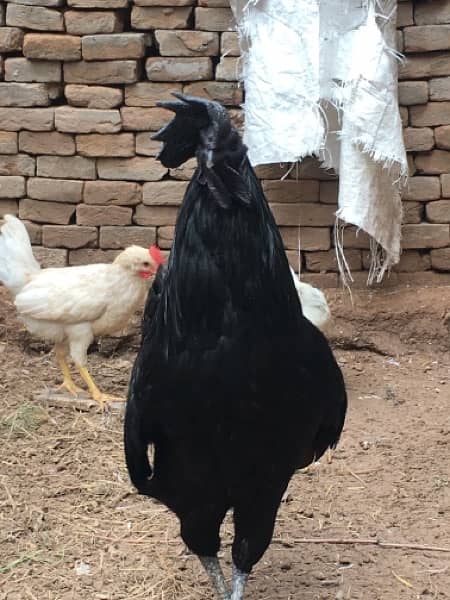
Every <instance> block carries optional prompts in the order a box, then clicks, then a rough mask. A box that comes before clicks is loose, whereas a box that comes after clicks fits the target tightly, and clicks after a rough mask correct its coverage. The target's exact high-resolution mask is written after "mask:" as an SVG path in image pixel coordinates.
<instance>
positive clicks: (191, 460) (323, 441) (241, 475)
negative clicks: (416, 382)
mask: <svg viewBox="0 0 450 600" xmlns="http://www.w3.org/2000/svg"><path fill="white" fill-rule="evenodd" d="M177 98H178V101H174V102H170V103H161V105H162V106H164V107H165V108H169V109H170V110H172V111H174V112H175V117H174V119H173V120H172V121H171V122H170V123H169V124H168V125H166V127H164V128H163V129H162V130H161V131H160V132H158V134H157V135H156V136H155V139H159V140H161V141H163V142H164V144H163V148H162V151H161V153H160V156H159V158H160V160H161V162H162V163H163V164H164V165H165V166H169V167H176V166H178V165H180V164H181V163H182V162H184V161H185V160H187V159H188V158H191V157H192V156H194V155H195V156H196V157H197V160H198V167H197V169H196V171H195V173H194V175H193V177H192V180H191V182H190V184H189V187H188V189H187V191H186V194H185V197H184V200H183V204H182V207H181V210H180V213H179V216H178V220H177V224H176V229H175V240H174V244H173V248H172V251H171V254H170V259H169V263H168V267H167V270H165V269H163V268H160V270H159V272H158V274H157V277H156V279H155V281H154V284H153V287H152V290H151V292H150V294H149V297H148V299H147V304H146V307H145V312H144V318H143V326H142V344H141V347H140V350H139V353H138V356H137V358H136V362H135V365H134V369H133V374H132V378H131V383H130V389H129V397H128V403H127V410H126V418H125V453H126V461H127V466H128V470H129V473H130V477H131V480H132V482H133V484H134V485H135V486H136V488H137V489H138V491H139V492H140V493H142V494H146V495H148V496H151V497H154V498H157V499H158V500H160V501H161V502H163V503H164V504H166V505H167V506H168V507H169V508H170V509H171V510H172V511H174V512H175V513H176V515H177V516H178V518H179V520H180V523H181V535H182V537H183V540H184V541H185V543H186V544H187V546H188V547H189V548H190V550H191V551H193V552H194V553H196V554H197V555H199V556H200V557H201V558H202V559H204V558H205V557H207V558H208V560H209V559H214V557H215V556H216V554H217V551H218V549H219V545H220V539H219V528H220V524H221V522H222V520H223V518H224V516H225V514H226V512H227V511H228V510H229V509H231V508H232V509H233V514H234V524H235V538H234V543H233V548H232V555H233V563H234V565H235V568H236V571H235V581H234V590H233V593H232V596H229V595H228V592H227V591H226V590H225V591H224V588H223V586H222V587H221V584H220V581H222V579H221V577H222V576H221V573H219V574H218V573H217V571H215V572H214V569H212V570H211V569H209V568H208V565H209V566H210V563H209V562H208V560H206V561H204V564H205V566H207V568H208V570H209V572H210V574H211V576H212V578H213V581H215V583H217V581H218V580H220V581H219V584H218V585H216V589H217V590H218V592H219V594H221V596H222V597H223V598H230V597H231V598H232V599H233V600H238V599H239V598H241V597H243V596H242V588H243V581H244V580H245V574H246V573H249V572H250V570H251V569H252V567H253V565H254V564H255V563H256V562H257V561H258V560H259V559H260V558H261V556H262V555H263V553H264V551H265V550H266V548H267V546H268V545H269V543H270V540H271V538H272V534H273V527H274V522H275V517H276V513H277V510H278V507H279V504H280V501H281V498H282V495H283V492H284V491H285V489H286V486H287V484H288V482H289V480H290V478H291V477H292V475H293V473H294V472H295V470H296V469H299V468H302V467H305V466H306V465H308V464H310V463H311V462H312V461H313V460H315V459H318V458H319V457H320V456H321V455H322V454H323V453H324V452H325V450H326V449H327V448H329V447H334V446H335V444H336V443H337V441H338V439H339V436H340V433H341V430H342V427H343V424H344V418H345V412H346V405H347V402H346V393H345V386H344V381H343V377H342V374H341V371H340V369H339V367H338V365H337V363H336V361H335V359H334V357H333V354H332V352H331V350H330V347H329V345H328V342H327V340H326V339H325V337H324V336H323V335H322V333H321V332H320V331H319V330H318V329H316V327H315V326H314V325H312V324H311V323H310V322H309V321H308V320H307V319H306V318H304V317H303V315H302V310H301V305H300V301H299V298H298V295H297V292H296V290H295V287H294V283H293V280H292V277H291V274H290V271H289V265H288V261H287V258H286V254H285V252H284V249H283V244H282V240H281V237H280V234H279V231H278V228H277V226H276V224H275V221H274V219H273V216H272V214H271V212H270V209H269V206H268V204H267V201H266V199H265V197H264V193H263V191H262V188H261V185H260V183H259V181H258V179H257V178H256V175H255V173H254V171H253V169H252V167H251V165H250V163H249V161H248V158H247V156H246V148H245V146H244V145H243V144H242V141H241V139H240V137H239V135H238V133H237V132H236V130H235V129H234V128H233V127H232V126H231V123H230V121H229V118H228V114H227V112H226V110H225V109H224V108H223V107H222V106H221V105H220V104H217V103H215V102H209V101H206V100H202V99H198V98H193V97H188V96H181V95H177ZM150 444H152V445H154V450H155V453H154V464H153V465H150V462H149V459H148V456H147V449H148V445H150ZM210 562H211V561H210ZM213 562H214V561H213ZM216 566H217V565H216Z"/></svg>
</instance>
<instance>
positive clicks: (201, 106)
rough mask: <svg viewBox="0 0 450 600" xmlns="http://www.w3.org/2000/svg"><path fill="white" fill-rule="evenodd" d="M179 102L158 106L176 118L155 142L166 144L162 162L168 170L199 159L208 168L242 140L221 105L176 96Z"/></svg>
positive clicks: (155, 138)
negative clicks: (237, 140)
mask: <svg viewBox="0 0 450 600" xmlns="http://www.w3.org/2000/svg"><path fill="white" fill-rule="evenodd" d="M172 95H173V96H175V97H176V98H178V100H173V101H167V102H158V106H160V107H162V108H165V109H167V110H171V111H172V112H174V113H175V117H174V118H173V119H172V120H171V121H170V122H169V123H168V124H167V125H165V126H164V127H163V128H162V129H160V130H159V131H158V132H157V133H156V134H155V135H153V136H152V139H154V140H158V141H161V142H164V144H163V147H162V150H161V152H160V153H159V155H158V159H159V160H160V161H161V163H162V164H163V165H164V166H165V167H169V168H174V167H178V166H180V165H181V164H182V163H184V162H185V161H186V160H188V159H189V158H192V157H194V156H197V159H198V161H199V164H201V165H204V166H206V167H207V168H208V169H210V168H212V167H213V166H214V165H215V164H217V163H218V162H220V161H221V160H222V159H223V152H222V151H223V149H225V148H226V149H227V150H229V148H230V142H233V141H234V138H236V137H237V138H238V139H239V136H238V133H237V132H236V131H235V130H234V129H233V127H232V125H231V122H230V118H229V116H228V113H227V111H226V109H225V108H224V107H223V106H222V105H221V104H219V103H218V102H212V101H210V100H205V99H204V98H196V97H194V96H184V95H183V94H179V93H177V92H173V94H172Z"/></svg>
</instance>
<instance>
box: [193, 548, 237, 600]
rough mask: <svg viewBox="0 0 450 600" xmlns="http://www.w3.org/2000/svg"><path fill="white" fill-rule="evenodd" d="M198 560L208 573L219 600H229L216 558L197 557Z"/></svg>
mask: <svg viewBox="0 0 450 600" xmlns="http://www.w3.org/2000/svg"><path fill="white" fill-rule="evenodd" d="M199 559H200V562H201V563H202V565H203V567H204V569H205V571H206V572H207V573H208V576H209V578H210V580H211V583H212V584H213V587H214V589H215V591H216V593H217V597H218V598H219V600H230V593H229V591H228V588H227V584H226V583H225V577H224V575H223V571H222V567H221V566H220V563H219V559H218V558H217V556H199Z"/></svg>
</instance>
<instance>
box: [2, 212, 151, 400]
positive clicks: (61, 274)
mask: <svg viewBox="0 0 450 600" xmlns="http://www.w3.org/2000/svg"><path fill="white" fill-rule="evenodd" d="M4 221H5V222H4V225H3V226H2V227H1V228H0V232H1V235H0V281H1V282H2V283H4V285H5V286H6V287H7V288H8V289H9V290H10V292H11V293H12V294H13V296H14V298H15V301H14V303H15V306H16V308H17V312H18V314H19V316H20V318H21V319H22V321H23V322H24V324H25V326H26V327H27V329H28V330H29V331H30V333H32V334H33V335H36V336H38V337H40V338H42V339H46V340H49V341H53V342H54V343H55V351H56V356H57V359H58V362H59V364H60V367H61V370H62V373H63V376H64V381H63V383H62V387H64V388H66V389H67V390H68V391H70V392H71V393H73V394H76V393H78V391H80V390H79V389H78V388H77V386H76V385H75V383H74V382H73V380H72V377H71V375H70V371H69V367H68V365H67V356H68V355H70V357H71V358H72V360H73V361H74V363H75V365H76V366H77V368H78V370H79V372H80V375H81V377H82V378H83V380H84V382H85V383H86V385H87V387H88V389H89V391H90V393H91V395H92V397H93V398H94V400H96V401H97V402H99V403H100V404H101V405H103V404H104V403H106V402H107V401H108V399H109V398H108V396H107V395H106V394H103V393H102V392H101V391H100V390H99V389H98V387H97V386H96V384H95V382H94V381H93V379H92V377H91V375H90V374H89V371H88V370H87V368H86V363H87V350H88V347H89V345H90V344H91V342H92V341H93V339H94V337H95V336H99V335H107V334H111V333H114V332H117V331H120V330H121V329H123V328H124V326H125V325H126V324H127V322H128V321H129V319H130V317H131V316H132V314H133V313H134V311H135V310H136V309H137V308H138V307H139V305H140V303H141V302H142V301H143V299H144V296H145V294H146V292H147V290H148V287H149V278H150V277H151V276H152V275H153V274H154V273H155V272H156V270H157V268H158V265H159V263H160V261H161V257H160V255H158V254H156V255H155V253H153V256H152V255H151V254H150V253H149V251H148V250H147V249H146V248H141V247H139V246H130V247H129V248H127V249H126V250H124V251H123V252H121V253H120V254H119V255H118V256H117V257H116V259H115V260H114V262H113V263H112V264H93V265H86V266H79V267H78V266H77V267H62V268H52V269H41V268H40V266H39V264H38V263H37V261H36V259H35V258H34V256H33V251H32V248H31V244H30V239H29V236H28V233H27V230H26V228H25V226H24V224H23V223H22V222H21V221H20V220H19V219H17V218H16V217H13V216H11V215H6V216H5V217H4Z"/></svg>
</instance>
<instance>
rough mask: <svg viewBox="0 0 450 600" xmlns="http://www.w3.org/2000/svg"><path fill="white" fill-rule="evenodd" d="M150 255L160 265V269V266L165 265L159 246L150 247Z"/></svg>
mask: <svg viewBox="0 0 450 600" xmlns="http://www.w3.org/2000/svg"><path fill="white" fill-rule="evenodd" d="M148 253H149V254H150V256H151V257H152V258H153V260H154V261H155V263H156V264H157V265H158V267H159V265H162V264H163V262H164V256H163V254H162V252H161V250H160V249H159V248H158V246H150V248H149V249H148Z"/></svg>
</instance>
